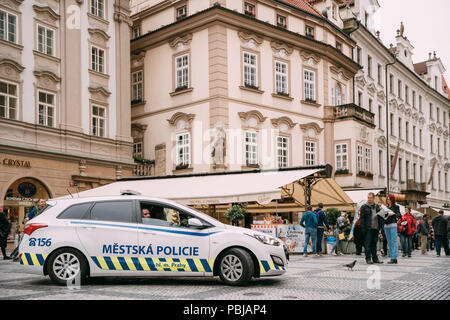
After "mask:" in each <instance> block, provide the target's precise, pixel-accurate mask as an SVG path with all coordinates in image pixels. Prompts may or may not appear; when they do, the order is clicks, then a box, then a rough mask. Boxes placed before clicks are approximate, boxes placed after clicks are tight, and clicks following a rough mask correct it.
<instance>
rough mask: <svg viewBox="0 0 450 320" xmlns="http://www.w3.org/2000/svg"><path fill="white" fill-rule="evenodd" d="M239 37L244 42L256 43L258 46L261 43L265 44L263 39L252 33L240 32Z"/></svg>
mask: <svg viewBox="0 0 450 320" xmlns="http://www.w3.org/2000/svg"><path fill="white" fill-rule="evenodd" d="M238 36H239V38H240V39H241V40H242V41H243V42H251V41H253V43H256V45H257V46H259V45H261V43H263V40H264V39H263V38H262V37H260V36H258V35H256V34H254V33H251V32H246V31H242V30H241V31H239V32H238Z"/></svg>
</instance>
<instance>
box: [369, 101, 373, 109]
mask: <svg viewBox="0 0 450 320" xmlns="http://www.w3.org/2000/svg"><path fill="white" fill-rule="evenodd" d="M372 103H373V100H372V99H370V98H369V112H372Z"/></svg>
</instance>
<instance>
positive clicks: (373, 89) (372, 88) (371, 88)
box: [367, 83, 377, 96]
mask: <svg viewBox="0 0 450 320" xmlns="http://www.w3.org/2000/svg"><path fill="white" fill-rule="evenodd" d="M376 91H377V87H376V86H375V85H374V84H373V83H369V85H368V86H367V92H368V93H369V94H371V95H372V96H373V95H374V94H375V92H376Z"/></svg>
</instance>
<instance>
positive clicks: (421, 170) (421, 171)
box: [419, 166, 423, 183]
mask: <svg viewBox="0 0 450 320" xmlns="http://www.w3.org/2000/svg"><path fill="white" fill-rule="evenodd" d="M422 181H423V166H419V182H420V183H422Z"/></svg>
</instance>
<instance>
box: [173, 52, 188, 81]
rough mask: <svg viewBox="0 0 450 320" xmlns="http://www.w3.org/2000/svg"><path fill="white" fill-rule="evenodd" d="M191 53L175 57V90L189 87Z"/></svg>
mask: <svg viewBox="0 0 450 320" xmlns="http://www.w3.org/2000/svg"><path fill="white" fill-rule="evenodd" d="M189 60H190V59H189V53H185V54H181V55H179V56H176V57H175V90H176V89H179V88H184V87H186V88H189V68H190V66H189V63H190V61H189Z"/></svg>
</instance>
